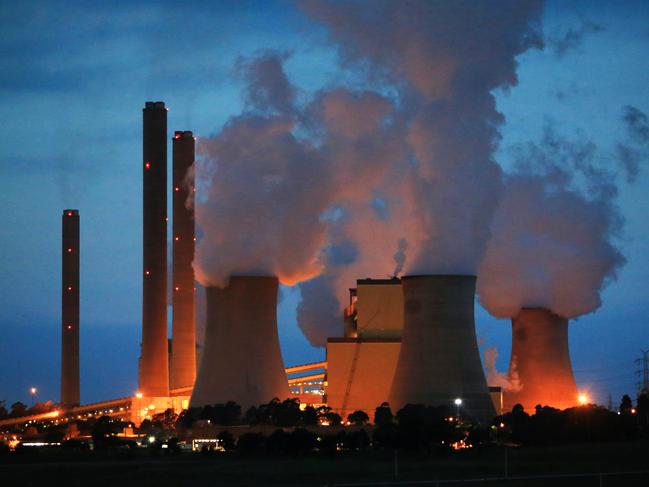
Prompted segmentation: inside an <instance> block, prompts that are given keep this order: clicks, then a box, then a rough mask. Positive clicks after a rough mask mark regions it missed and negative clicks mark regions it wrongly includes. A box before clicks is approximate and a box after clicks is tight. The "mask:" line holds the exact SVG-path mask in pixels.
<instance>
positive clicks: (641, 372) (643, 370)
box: [635, 350, 649, 395]
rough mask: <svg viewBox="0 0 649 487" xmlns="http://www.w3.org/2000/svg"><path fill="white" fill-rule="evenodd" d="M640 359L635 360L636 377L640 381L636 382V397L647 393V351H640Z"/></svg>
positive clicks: (648, 387) (648, 361)
mask: <svg viewBox="0 0 649 487" xmlns="http://www.w3.org/2000/svg"><path fill="white" fill-rule="evenodd" d="M640 352H641V353H642V357H640V358H639V359H636V361H635V363H636V364H638V369H637V370H636V372H635V373H636V375H637V376H638V377H641V378H642V379H641V380H640V381H638V395H640V394H647V393H649V350H640Z"/></svg>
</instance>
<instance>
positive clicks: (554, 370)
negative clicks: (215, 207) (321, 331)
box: [61, 101, 577, 423]
mask: <svg viewBox="0 0 649 487" xmlns="http://www.w3.org/2000/svg"><path fill="white" fill-rule="evenodd" d="M167 142H168V140H167V108H166V107H165V104H164V102H150V101H149V102H146V104H145V107H144V109H143V161H142V164H143V168H142V171H143V239H142V255H143V275H142V279H143V286H142V288H143V300H142V343H141V356H140V361H139V381H138V382H139V390H138V391H137V393H136V394H135V395H134V396H133V397H131V398H126V399H120V400H116V401H118V403H119V408H121V409H119V414H120V415H130V419H131V420H132V421H134V422H136V423H139V422H141V421H142V420H143V419H146V418H150V417H152V415H154V414H156V413H159V412H162V411H164V410H165V409H167V408H172V409H175V410H177V411H180V410H182V409H186V408H188V407H189V406H190V405H191V406H204V405H208V404H216V403H224V402H227V401H236V402H237V403H239V404H240V405H241V406H242V408H244V409H245V408H247V407H249V406H253V405H258V404H261V403H265V402H268V401H270V400H272V399H273V398H275V397H277V398H279V399H285V398H287V397H295V398H298V399H299V400H300V402H302V403H307V404H313V405H322V404H326V405H328V406H329V407H331V409H332V410H333V411H334V412H337V413H338V414H340V415H341V417H343V418H346V417H347V416H348V415H349V414H350V413H352V412H354V411H357V410H364V411H365V412H367V413H368V415H370V417H371V416H372V414H373V412H374V409H375V408H376V407H377V406H379V405H380V404H381V403H383V402H386V401H387V402H389V403H390V406H391V408H392V410H393V411H394V412H396V411H397V410H399V409H400V408H401V407H403V406H404V405H405V404H408V403H419V404H428V405H449V406H450V405H452V404H453V403H454V401H455V400H456V399H458V398H460V399H462V408H463V411H465V413H466V414H467V415H469V416H472V417H474V418H477V419H479V420H481V421H488V420H490V419H491V418H492V417H493V416H494V415H495V414H496V413H497V412H498V413H501V412H502V411H503V407H504V408H505V409H506V410H507V409H510V408H511V407H512V406H513V405H514V404H515V403H519V402H520V403H521V404H523V405H524V407H525V408H526V409H532V408H533V407H534V406H535V405H536V404H549V405H553V406H555V407H562V408H563V407H568V406H572V405H574V403H575V402H576V396H577V389H576V385H575V381H574V377H573V375H572V369H571V366H570V356H569V351H568V338H567V333H568V331H567V329H568V328H567V320H565V319H563V318H561V317H559V316H557V315H554V314H553V313H551V312H550V311H548V310H543V309H523V310H521V312H520V314H519V315H518V316H517V317H515V318H514V319H513V320H512V343H513V346H512V357H511V364H510V371H509V377H510V382H512V383H515V382H516V381H517V382H516V383H517V384H519V387H518V388H517V389H516V390H513V391H506V394H505V396H504V398H503V392H502V389H501V388H500V387H488V385H487V381H486V380H485V376H484V372H483V369H482V364H481V361H480V357H479V352H478V346H477V340H476V333H475V321H474V299H475V276H465V275H415V276H405V277H403V278H401V279H399V278H396V277H395V278H391V279H369V278H366V279H360V280H358V281H357V282H356V287H355V288H352V289H350V290H349V297H350V298H349V305H348V306H347V307H346V308H345V310H344V311H343V316H342V320H343V324H344V336H342V337H330V338H329V339H328V340H327V344H326V360H325V361H323V362H317V363H313V364H305V365H297V366H292V367H288V368H285V365H284V364H283V361H282V355H281V350H280V346H279V337H278V331H277V296H278V280H277V278H276V277H274V276H231V277H230V281H229V283H228V285H227V286H226V287H225V288H215V287H208V288H206V296H207V326H206V337H205V343H204V346H203V353H202V359H201V363H200V365H199V366H198V374H197V373H196V372H197V362H196V355H197V354H196V327H195V283H194V272H193V268H192V261H193V259H194V248H195V240H196V238H195V223H194V204H193V203H194V191H195V183H194V176H193V170H192V165H193V164H194V159H195V138H194V136H193V133H192V132H191V131H176V132H174V135H173V138H172V147H173V171H172V174H173V177H172V185H171V188H168V187H167ZM169 190H171V191H172V203H173V227H172V234H171V235H172V236H171V238H172V240H171V243H172V247H171V248H172V257H173V262H172V274H171V279H170V280H168V279H167V272H168V270H167V266H168V263H167V244H168V241H169V238H168V235H167V223H168V221H167V192H168V191H169ZM62 241H63V257H62V259H63V268H62V282H63V297H62V361H61V403H62V405H63V406H64V407H66V408H72V407H74V406H78V405H79V213H78V211H77V210H65V211H64V213H63V233H62ZM169 284H170V289H168V285H169ZM168 291H171V296H172V297H171V304H172V338H171V340H169V338H168V320H167V314H168V311H167V300H168ZM190 399H191V400H190ZM115 404H117V403H116V402H115V401H108V402H106V403H99V404H96V405H94V406H93V407H95V409H101V408H102V407H103V406H106V408H108V409H106V410H109V409H110V408H109V405H110V406H114V405H115ZM84 408H85V406H84ZM78 409H79V408H78V407H77V409H75V411H76V410H78ZM112 409H113V410H115V408H112ZM84 411H85V409H84ZM115 411H117V410H115ZM115 414H118V413H117V412H115Z"/></svg>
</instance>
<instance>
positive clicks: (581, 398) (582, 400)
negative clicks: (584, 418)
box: [577, 394, 589, 406]
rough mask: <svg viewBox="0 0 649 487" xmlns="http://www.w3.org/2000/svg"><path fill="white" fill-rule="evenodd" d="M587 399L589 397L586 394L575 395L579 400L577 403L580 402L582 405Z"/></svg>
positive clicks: (586, 402)
mask: <svg viewBox="0 0 649 487" xmlns="http://www.w3.org/2000/svg"><path fill="white" fill-rule="evenodd" d="M588 400H589V398H588V395H586V394H579V396H578V397H577V401H579V404H581V405H582V406H583V405H585V404H588Z"/></svg>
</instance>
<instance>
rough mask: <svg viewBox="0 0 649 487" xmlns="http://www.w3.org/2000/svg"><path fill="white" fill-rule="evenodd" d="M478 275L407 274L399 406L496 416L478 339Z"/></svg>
mask: <svg viewBox="0 0 649 487" xmlns="http://www.w3.org/2000/svg"><path fill="white" fill-rule="evenodd" d="M475 280H476V278H475V276H456V275H429V276H406V277H404V278H403V279H402V281H401V283H402V287H403V301H404V327H403V338H402V344H401V351H400V353H399V360H398V362H397V369H396V372H395V376H394V381H393V383H392V389H391V392H390V399H389V402H390V406H391V407H392V410H393V411H394V412H396V411H398V410H399V409H400V408H402V407H403V406H405V405H406V404H426V405H430V406H440V405H444V406H449V407H452V408H454V407H455V406H454V400H455V399H456V398H460V399H462V411H463V412H464V413H465V414H467V415H471V416H473V417H474V418H476V419H478V420H479V421H489V420H490V419H491V418H493V417H494V416H495V414H496V413H495V410H494V406H493V403H492V401H491V398H490V396H489V389H488V387H487V381H486V380H485V376H484V371H483V369H482V364H481V362H480V355H479V352H478V345H477V342H476V334H475V322H474V316H473V306H474V295H475Z"/></svg>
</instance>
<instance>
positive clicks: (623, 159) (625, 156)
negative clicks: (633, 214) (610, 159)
mask: <svg viewBox="0 0 649 487" xmlns="http://www.w3.org/2000/svg"><path fill="white" fill-rule="evenodd" d="M622 110H623V114H622V120H623V122H624V125H625V128H626V132H627V140H626V141H624V142H619V143H618V145H617V152H618V158H619V161H620V165H621V167H622V169H623V170H624V172H625V174H626V181H627V183H634V182H635V181H636V179H637V177H638V173H639V172H640V163H641V162H642V161H643V160H646V159H647V158H649V118H648V117H647V115H646V114H645V113H643V112H642V111H641V110H639V109H638V108H636V107H634V106H630V105H627V106H625V107H624V108H623V109H622Z"/></svg>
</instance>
